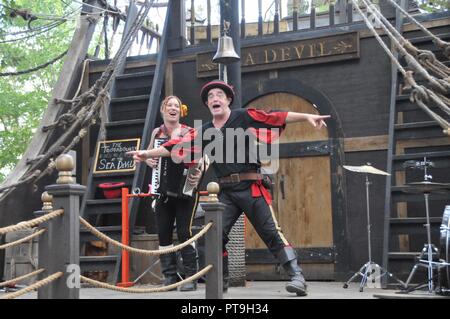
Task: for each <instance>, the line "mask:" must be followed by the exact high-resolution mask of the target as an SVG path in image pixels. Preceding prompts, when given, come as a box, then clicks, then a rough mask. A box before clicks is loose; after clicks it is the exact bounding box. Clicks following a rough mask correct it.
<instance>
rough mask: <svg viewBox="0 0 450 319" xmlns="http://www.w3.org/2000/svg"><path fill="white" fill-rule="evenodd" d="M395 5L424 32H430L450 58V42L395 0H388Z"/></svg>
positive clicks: (429, 34)
mask: <svg viewBox="0 0 450 319" xmlns="http://www.w3.org/2000/svg"><path fill="white" fill-rule="evenodd" d="M388 1H389V2H390V3H391V4H392V5H393V6H394V7H396V8H397V9H398V10H400V11H401V12H402V13H403V14H404V15H405V16H406V17H407V18H408V19H409V20H411V21H412V22H414V23H415V24H416V25H417V26H418V27H419V28H420V29H421V30H422V31H423V32H425V33H426V34H428V36H430V37H431V38H432V39H433V42H434V44H436V46H437V47H439V48H440V49H442V51H443V52H444V54H445V56H446V57H447V58H450V43H449V42H445V41H443V40H442V39H440V38H438V37H437V36H436V35H434V34H433V33H431V32H430V31H429V30H428V29H427V28H425V27H424V26H423V25H422V24H421V23H420V22H419V21H417V20H416V19H415V18H414V17H413V16H412V15H410V14H409V13H408V12H407V11H406V10H405V9H403V8H402V7H401V6H399V5H398V4H397V3H396V2H395V1H394V0H388Z"/></svg>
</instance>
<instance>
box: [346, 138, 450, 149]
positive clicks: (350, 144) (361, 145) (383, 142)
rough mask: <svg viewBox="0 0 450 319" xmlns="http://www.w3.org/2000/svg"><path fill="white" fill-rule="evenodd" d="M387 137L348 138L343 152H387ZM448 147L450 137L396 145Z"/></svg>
mask: <svg viewBox="0 0 450 319" xmlns="http://www.w3.org/2000/svg"><path fill="white" fill-rule="evenodd" d="M387 141H388V136H387V135H375V136H363V137H350V138H345V139H344V151H345V152H346V153H350V152H367V151H382V150H387ZM447 145H450V137H441V138H428V139H427V138H425V139H416V140H404V141H399V142H398V143H397V147H400V148H403V149H404V148H414V147H427V146H447Z"/></svg>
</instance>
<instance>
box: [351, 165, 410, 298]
mask: <svg viewBox="0 0 450 319" xmlns="http://www.w3.org/2000/svg"><path fill="white" fill-rule="evenodd" d="M365 175H366V213H367V246H368V247H367V248H368V252H369V261H368V262H366V263H365V264H364V265H362V267H361V268H360V269H359V270H358V271H357V272H355V273H354V274H353V275H352V276H351V277H350V279H349V280H348V281H347V282H346V283H345V284H344V286H343V288H348V285H349V283H350V282H352V281H353V280H354V279H355V278H356V277H357V276H361V277H362V278H361V282H360V284H359V291H360V292H362V291H363V289H364V286H365V285H366V283H367V280H368V278H369V277H373V278H372V281H375V279H380V278H381V277H383V276H386V275H388V276H389V277H391V278H393V279H395V280H396V281H397V282H398V283H400V284H401V285H402V286H405V283H404V282H403V281H401V280H400V279H398V278H397V277H395V276H394V275H393V274H391V273H390V272H388V271H387V270H386V269H384V268H383V267H381V266H380V265H378V264H377V263H375V262H374V261H372V247H371V236H370V235H371V224H370V208H369V186H370V184H371V182H370V181H369V177H368V175H367V173H366V174H365ZM377 268H378V269H379V270H380V272H382V273H380V275H379V278H375V277H374V273H375V270H376V269H377Z"/></svg>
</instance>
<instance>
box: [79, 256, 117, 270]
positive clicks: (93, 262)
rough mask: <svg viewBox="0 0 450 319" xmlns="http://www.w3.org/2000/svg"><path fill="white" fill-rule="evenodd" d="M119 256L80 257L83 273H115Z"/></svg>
mask: <svg viewBox="0 0 450 319" xmlns="http://www.w3.org/2000/svg"><path fill="white" fill-rule="evenodd" d="M118 258H119V257H118V256H116V255H110V256H80V267H81V271H82V272H84V271H109V272H114V270H115V268H116V264H117V261H118Z"/></svg>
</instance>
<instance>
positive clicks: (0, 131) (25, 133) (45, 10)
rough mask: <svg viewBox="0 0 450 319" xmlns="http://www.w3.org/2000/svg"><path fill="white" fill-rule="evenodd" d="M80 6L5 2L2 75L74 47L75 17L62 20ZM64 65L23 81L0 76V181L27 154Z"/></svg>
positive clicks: (0, 33) (0, 24)
mask: <svg viewBox="0 0 450 319" xmlns="http://www.w3.org/2000/svg"><path fill="white" fill-rule="evenodd" d="M76 8H77V6H75V5H72V4H67V3H65V2H63V1H55V0H40V1H34V0H2V4H0V73H6V72H17V71H22V70H27V69H30V68H33V67H36V66H39V65H41V64H44V63H46V62H47V61H49V60H51V59H53V58H54V57H56V56H58V55H59V54H61V53H62V52H64V51H65V50H66V49H67V48H68V46H69V43H70V40H71V35H72V34H73V31H74V26H75V21H74V19H73V18H75V17H76V16H74V17H70V16H69V17H68V18H69V20H67V21H66V22H64V21H62V20H61V19H60V18H61V17H65V16H67V15H68V14H69V13H71V12H73V11H74V9H76ZM61 66H62V60H60V61H58V62H56V63H54V64H53V65H50V66H48V67H46V68H43V69H40V70H38V71H35V72H32V73H28V74H24V75H20V76H1V77H0V182H1V181H3V180H4V178H5V177H6V175H7V173H8V172H9V171H10V170H11V169H12V168H13V167H14V166H15V165H16V163H17V161H18V160H19V159H20V157H21V155H22V154H23V153H24V151H25V150H26V148H27V146H28V144H29V142H30V140H31V138H32V135H33V133H34V131H35V130H36V127H37V126H38V125H39V122H40V119H41V117H42V114H43V112H44V110H45V108H46V107H47V104H48V100H49V98H50V96H51V91H52V88H53V86H54V84H55V81H56V79H57V77H58V75H59V73H60V69H61Z"/></svg>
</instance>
